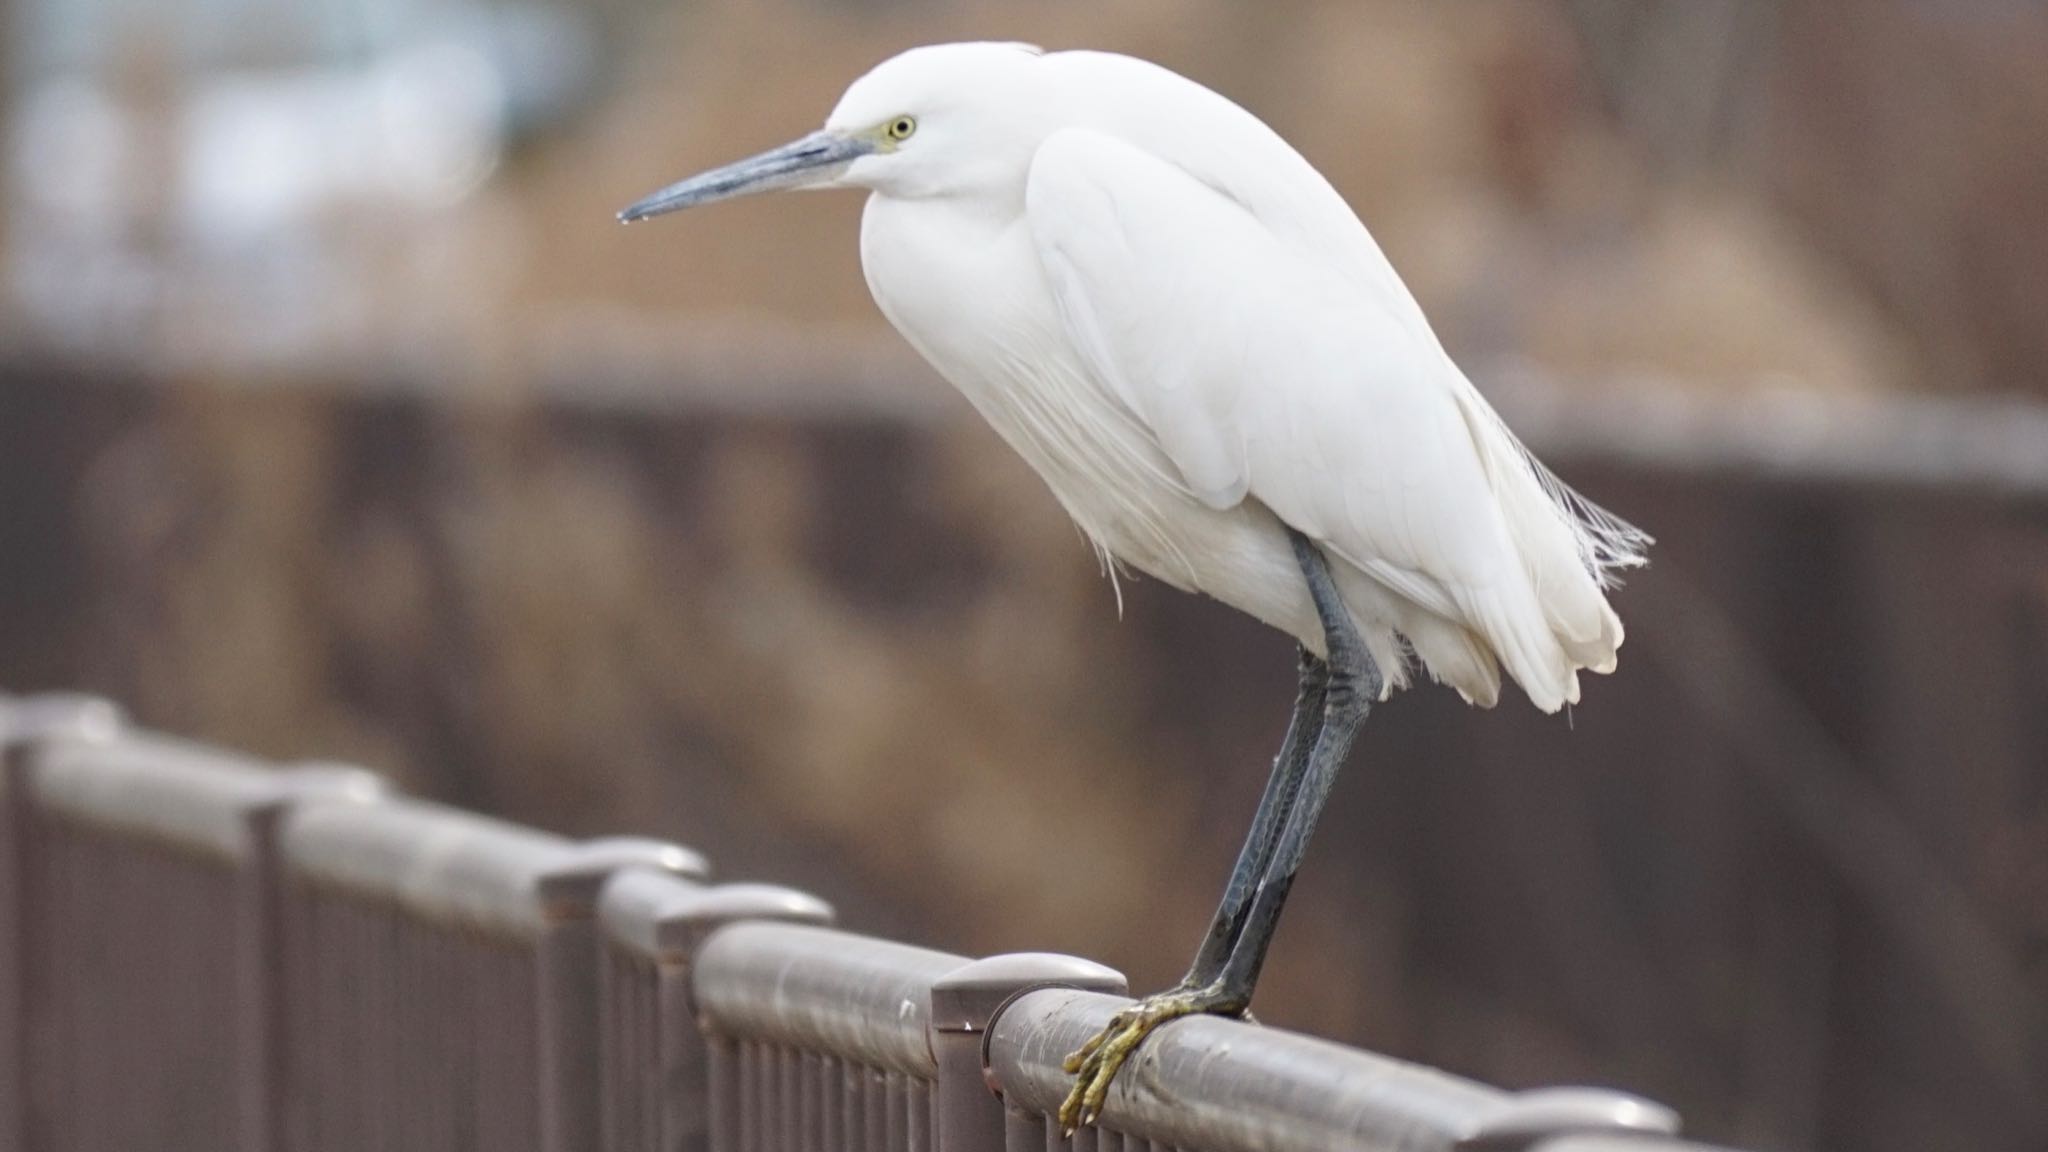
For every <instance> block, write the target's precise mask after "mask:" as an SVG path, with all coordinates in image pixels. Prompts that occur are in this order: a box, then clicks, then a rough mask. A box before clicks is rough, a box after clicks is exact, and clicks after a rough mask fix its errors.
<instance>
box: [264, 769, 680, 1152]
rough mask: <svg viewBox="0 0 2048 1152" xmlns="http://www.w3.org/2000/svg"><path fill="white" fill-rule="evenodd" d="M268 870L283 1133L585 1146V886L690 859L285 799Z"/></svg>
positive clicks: (312, 1151) (593, 1033)
mask: <svg viewBox="0 0 2048 1152" xmlns="http://www.w3.org/2000/svg"><path fill="white" fill-rule="evenodd" d="M279 847H280V862H281V864H282V870H283V896H284V899H283V904H284V908H285V916H284V933H283V937H282V940H281V945H282V946H281V949H280V953H281V955H280V959H281V963H282V967H283V970H284V979H285V987H286V995H285V1006H286V1013H285V1033H286V1041H287V1042H286V1045H285V1054H284V1070H283V1075H284V1077H285V1081H286V1085H287V1091H286V1100H287V1101H288V1107H287V1112H286V1117H285V1121H286V1122H285V1136H286V1141H285V1143H286V1146H287V1147H288V1148H291V1149H293V1150H294V1152H316V1150H326V1149H333V1150H335V1152H343V1150H346V1152H354V1150H356V1149H363V1148H378V1149H393V1150H408V1149H420V1150H422V1152H425V1150H429V1149H431V1150H433V1152H451V1150H460V1149H477V1150H478V1152H510V1150H517V1149H537V1150H541V1152H587V1150H592V1149H595V1148H596V1147H597V1146H598V1133H599V1124H598V1108H597V1072H596V1069H597V1057H598V1035H597V1033H598V1016H597V1008H596V1005H597V988H598V947H597V927H596V919H595V917H596V911H597V898H598V892H599V889H600V887H601V886H602V884H603V882H604V880H605V879H606V877H608V876H609V875H610V874H611V873H612V872H614V871H617V870H618V869H620V868H624V867H635V866H637V867H647V868H654V869H659V870H663V871H668V872H672V873H675V874H678V875H686V876H701V875H702V874H703V872H704V865H703V861H702V860H701V859H700V858H699V857H697V856H696V854H695V853H692V852H690V851H688V850H687V849H683V848H679V847H677V846H675V845H672V844H665V843H660V842H657V841H649V840H631V839H622V840H593V841H588V842H583V843H578V842H575V841H570V840H566V839H563V838H561V837H558V836H552V835H549V834H547V833H543V832H537V831H534V830H531V829H527V828H522V827H519V826H517V825H513V824H507V823H504V822H502V821H497V820H490V819H487V818H484V817H480V816H475V815H471V814H469V813H466V812H459V811H456V810H453V809H448V808H442V807H439V806H435V805H430V804H421V803H401V802H391V803H383V804H374V805H358V806H344V805H332V804H308V805H304V806H301V807H298V808H296V809H294V810H293V811H292V812H290V813H289V814H288V815H287V816H286V818H285V820H284V824H283V827H282V830H281V832H280V836H279Z"/></svg>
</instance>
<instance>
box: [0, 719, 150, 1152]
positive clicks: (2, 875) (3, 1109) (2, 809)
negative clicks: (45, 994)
mask: <svg viewBox="0 0 2048 1152" xmlns="http://www.w3.org/2000/svg"><path fill="white" fill-rule="evenodd" d="M122 723H123V717H122V715H121V710H120V709H119V708H116V707H115V706H114V705H113V704H111V703H108V702H107V701H105V700H101V699H98V698H97V697H92V696H68V695H50V696H35V697H30V698H28V699H14V700H8V701H7V702H6V703H5V705H4V706H0V1148H5V1149H13V1150H15V1152H27V1150H28V1147H29V1143H28V1135H29V1134H28V1114H27V1107H28V1082H27V1077H28V1045H29V1042H30V1038H29V1035H28V996H29V989H28V987H27V971H28V949H29V948H30V947H32V946H33V945H32V943H31V941H30V939H29V935H30V933H29V929H30V928H31V926H32V917H33V912H32V910H31V909H30V908H29V907H28V891H29V886H28V869H29V842H28V838H29V816H28V804H29V796H30V788H29V782H28V773H29V767H30V761H31V759H32V758H33V755H34V750H35V746H36V745H37V744H38V743H41V742H44V741H49V740H106V739H112V738H113V736H114V735H115V734H117V733H118V732H119V731H120V729H121V725H122Z"/></svg>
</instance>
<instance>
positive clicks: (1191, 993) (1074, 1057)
mask: <svg viewBox="0 0 2048 1152" xmlns="http://www.w3.org/2000/svg"><path fill="white" fill-rule="evenodd" d="M1242 1011H1244V1004H1243V1001H1242V1000H1237V1001H1236V1002H1234V1003H1233V1001H1232V998H1231V997H1229V996H1228V995H1226V994H1225V993H1223V991H1222V990H1221V989H1220V988H1216V987H1209V988H1176V989H1174V990H1173V991H1171V992H1162V993H1159V994H1158V995H1156V996H1148V997H1146V998H1145V999H1143V1000H1140V1001H1138V1002H1137V1003H1136V1004H1133V1005H1131V1006H1130V1007H1128V1008H1126V1009H1124V1010H1123V1011H1121V1012H1118V1013H1117V1014H1116V1015H1115V1016H1112V1017H1110V1020H1109V1023H1108V1024H1107V1025H1105V1026H1104V1027H1103V1029H1102V1031H1100V1032H1097V1033H1096V1034H1095V1035H1093V1036H1091V1037H1089V1038H1088V1041H1087V1043H1085V1044H1083V1045H1081V1047H1080V1048H1078V1049H1076V1050H1075V1051H1074V1052H1073V1053H1072V1054H1071V1055H1069V1056H1068V1057H1067V1058H1066V1059H1065V1060H1064V1061H1062V1062H1061V1067H1062V1068H1064V1069H1065V1070H1066V1071H1068V1072H1070V1073H1073V1074H1074V1087H1073V1089H1072V1090H1071V1091H1069V1092H1068V1093H1067V1098H1066V1100H1064V1101H1063V1102H1061V1104H1060V1114H1059V1121H1060V1133H1061V1135H1062V1136H1072V1135H1073V1134H1074V1132H1075V1131H1076V1130H1077V1129H1079V1128H1081V1127H1082V1126H1083V1125H1088V1124H1093V1123H1095V1122H1096V1120H1098V1119H1100V1118H1101V1116H1102V1105H1103V1101H1105V1100H1106V1099H1108V1097H1109V1086H1110V1083H1111V1082H1112V1081H1114V1080H1115V1079H1116V1074H1117V1073H1118V1072H1119V1071H1121V1070H1122V1069H1123V1066H1124V1062H1125V1061H1126V1060H1129V1059H1130V1057H1131V1053H1133V1052H1135V1051H1137V1049H1138V1045H1139V1044H1142V1043H1144V1040H1145V1037H1147V1036H1150V1035H1151V1034H1152V1030H1153V1029H1154V1028H1157V1027H1159V1026H1160V1025H1161V1024H1164V1023H1166V1022H1167V1021H1169V1020H1174V1019H1178V1018H1179V1017H1182V1016H1191V1015H1195V1014H1197V1013H1216V1014H1220V1015H1234V1014H1237V1013H1240V1012H1242Z"/></svg>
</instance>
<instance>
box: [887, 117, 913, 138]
mask: <svg viewBox="0 0 2048 1152" xmlns="http://www.w3.org/2000/svg"><path fill="white" fill-rule="evenodd" d="M915 131H917V121H916V120H915V119H914V118H912V117H909V116H898V117H897V118H895V119H894V120H891V121H889V139H891V140H908V139H910V134H911V133H912V132H915Z"/></svg>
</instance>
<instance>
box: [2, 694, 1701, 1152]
mask: <svg viewBox="0 0 2048 1152" xmlns="http://www.w3.org/2000/svg"><path fill="white" fill-rule="evenodd" d="M0 752H4V758H0V765H4V770H0V1147H4V1148H7V1149H20V1150H23V1152H59V1150H62V1152H74V1150H76V1152H97V1150H99V1149H107V1150H109V1152H111V1150H114V1149H128V1148H135V1147H148V1148H151V1149H162V1150H166V1152H182V1150H185V1149H192V1150H200V1149H203V1150H205V1152H215V1150H219V1149H231V1148H239V1149H242V1150H244V1152H274V1150H280V1149H290V1150H292V1152H325V1150H328V1149H336V1150H339V1149H348V1150H351V1152H353V1150H355V1149H364V1148H377V1149H392V1150H396V1152H407V1150H411V1149H420V1150H427V1149H431V1150H433V1152H460V1150H465V1149H476V1150H479V1152H482V1150H489V1152H501V1150H518V1149H535V1150H540V1152H592V1150H595V1149H599V1148H602V1149H604V1150H605V1152H656V1150H659V1152H1024V1150H1026V1149H1028V1150H1030V1152H1080V1150H1083V1149H1086V1150H1088V1152H1137V1150H1138V1149H1149V1150H1152V1152H1159V1150H1164V1149H1176V1150H1179V1152H1309V1150H1315V1152H1322V1150H1324V1149H1352V1150H1356V1152H1423V1150H1445V1152H1449V1150H1458V1152H1508V1150H1515V1152H1521V1150H1529V1152H1712V1150H1709V1149H1703V1148H1701V1147H1700V1146H1696V1145H1682V1144H1679V1143H1677V1142H1676V1141H1675V1140H1673V1139H1672V1138H1671V1133H1672V1132H1674V1131H1675V1130H1676V1124H1677V1121H1676V1118H1675V1117H1674V1116H1673V1115H1672V1114H1671V1113H1670V1112H1669V1111H1668V1110H1666V1109H1664V1108H1662V1107H1660V1106H1658V1105H1656V1104H1652V1103H1649V1102H1647V1101H1643V1100H1640V1099H1637V1098H1635V1097H1631V1096H1626V1095H1623V1094H1620V1093H1615V1092H1607V1091H1599V1090H1592V1089H1548V1090H1538V1091H1531V1092H1522V1093H1508V1092H1503V1091H1501V1090H1498V1089H1495V1088H1490V1087H1487V1086H1485V1085H1482V1084H1477V1083H1474V1082H1471V1081H1468V1080H1463V1079H1460V1078H1458V1077H1455V1076H1450V1075H1447V1074H1445V1073H1442V1072H1439V1071H1435V1070H1433V1069H1429V1068H1424V1067H1420V1066H1417V1065H1413V1064H1407V1063H1403V1062H1401V1061H1397V1060H1392V1059H1389V1058H1386V1057H1383V1056H1377V1055H1374V1054H1372V1053H1368V1052H1361V1051H1357V1050H1355V1049H1349V1048H1344V1047H1341V1046H1339V1045H1335V1044H1329V1043H1325V1042H1322V1041H1317V1040H1311V1039H1308V1038H1306V1037H1301V1036H1296V1035H1290V1034H1288V1033H1285V1032H1281V1031H1278V1030H1273V1029H1265V1028H1260V1027H1256V1026H1253V1025H1250V1024H1246V1023H1242V1022H1237V1021H1230V1020H1222V1019H1216V1018H1209V1017H1196V1018H1190V1019H1187V1020H1182V1021H1176V1022H1174V1023H1172V1024H1170V1025H1168V1026H1166V1027H1164V1028H1162V1029H1161V1030H1160V1031H1159V1032H1158V1033H1156V1034H1155V1035H1154V1036H1152V1037H1151V1038H1150V1039H1149V1040H1148V1041H1147V1043H1146V1044H1145V1045H1144V1047H1143V1048H1141V1049H1140V1050H1139V1051H1138V1053H1137V1054H1136V1055H1135V1056H1134V1057H1133V1059H1132V1061H1131V1063H1130V1065H1129V1066H1128V1067H1127V1068H1126V1069H1125V1070H1124V1072H1123V1074H1122V1076H1121V1077H1120V1078H1119V1079H1118V1080H1117V1082H1116V1085H1115V1086H1114V1088H1113V1089H1112V1090H1111V1092H1110V1095H1109V1098H1108V1101H1107V1106H1106V1108H1105V1110H1104V1114H1103V1117H1102V1123H1101V1127H1100V1128H1099V1129H1090V1130H1087V1131H1084V1132H1083V1133H1080V1134H1077V1135H1076V1136H1075V1137H1073V1138H1071V1139H1069V1138H1066V1137H1064V1136H1063V1135H1062V1134H1061V1133H1060V1132H1059V1131H1058V1130H1057V1121H1055V1120H1051V1119H1049V1117H1050V1116H1051V1115H1052V1114H1054V1113H1055V1112H1056V1110H1057V1108H1058V1106H1059V1104H1060V1102H1061V1101H1062V1100H1063V1099H1064V1097H1065V1095H1066V1092H1067V1090H1068V1088H1069V1086H1070V1083H1071V1078H1070V1077H1069V1075H1068V1074H1067V1073H1066V1072H1065V1071H1064V1070H1063V1069H1062V1068H1061V1067H1060V1065H1061V1062H1062V1061H1063V1059H1064V1057H1065V1056H1066V1054H1067V1053H1068V1052H1070V1051H1072V1050H1073V1049H1074V1048H1076V1047H1078V1046H1079V1045H1080V1044H1081V1043H1082V1042H1083V1040H1084V1039H1085V1038H1086V1037H1088V1036H1089V1035H1091V1034H1093V1033H1094V1032H1095V1031H1096V1030H1098V1029H1099V1028H1101V1027H1102V1026H1103V1025H1104V1024H1105V1023H1106V1022H1107V1021H1108V1019H1109V1017H1110V1016H1111V1015H1112V1014H1113V1013H1114V1012H1116V1011H1117V1010H1118V1008H1120V1007H1121V1006H1123V1005H1125V1004H1128V1003H1129V1001H1128V1000H1126V999H1124V998H1123V996H1122V993H1123V992H1124V991H1125V988H1124V982H1123V978H1122V977H1121V976H1120V975H1118V974H1117V973H1116V972H1114V971H1112V970H1110V969H1107V968H1103V967H1102V966H1100V965H1097V964H1093V963H1091V962H1089V961H1085V960H1079V959H1076V958H1073V957H1067V956H1055V955H1047V954H1037V953H1026V954H1016V955H1007V956H997V957H991V958H989V959H985V960H969V959H967V958H966V957H962V956H956V955H952V954H949V953H945V952H935V951H931V950H928V949H924V948H915V947H911V946H908V945H904V944H897V943H892V942H889V941H885V940H876V939H872V938H869V937H864V936H858V935H853V934H850V933H846V932H840V931H835V930H832V929H830V928H827V927H825V926H824V925H825V924H826V923H828V922H829V921H830V919H831V910H830V908H828V907H827V906H826V905H824V904H823V903H822V902H821V901H819V900H817V899H816V898H814V897H810V896H807V895H805V894H803V893H800V892H793V891H791V890H789V889H783V888H773V887H768V886H764V885H748V884H732V885H721V886H711V885H708V884H706V883H704V882H703V881H702V875H703V862H702V861H701V860H700V859H698V858H697V857H696V856H695V854H693V853H691V852H689V851H687V850H685V849H681V848H678V847H676V846H674V845H670V844H665V843H660V842H655V841H648V840H634V839H621V840H594V841H587V842H577V841H572V840H567V839H564V838H562V837H559V836H553V835H549V834H547V833H543V832H538V831H534V830H532V829H527V828H522V827H520V826H517V825H513V824H508V823H504V822H501V821H496V820H490V819H486V818H484V817H480V816H476V815H473V814H470V813H466V812H461V811H457V810H454V809H449V808H444V807H439V806H436V805H431V804H424V803H419V802H413V801H405V800H400V799H395V798H393V797H391V796H389V795H388V794H386V793H385V792H384V790H383V789H382V787H381V785H380V784H379V783H378V781H377V780H376V778H375V777H372V776H370V775H368V774H366V773H363V772H360V771H358V770H354V769H346V768H330V767H303V768H298V769H284V770H279V769H277V768H275V767H273V766H270V765H265V764H262V763H259V762H256V761H252V760H245V759H240V758H236V757H232V756H228V755H225V754H222V753H218V752H214V751H212V750H210V749H205V748H199V747H196V746H193V745H187V744H181V743H177V742H174V741H170V740H166V739H163V738H161V737H156V736H151V735H149V734H146V733H141V732H136V731H133V730H130V729H126V728H124V727H122V726H121V725H120V724H119V723H118V720H117V718H116V716H115V714H114V713H113V712H112V710H111V709H110V708H108V707H107V706H106V705H104V704H102V703H99V702H94V701H81V700H75V699H40V700H29V701H20V700H14V699H10V698H5V697H0ZM31 1053H32V1055H27V1054H31Z"/></svg>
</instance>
